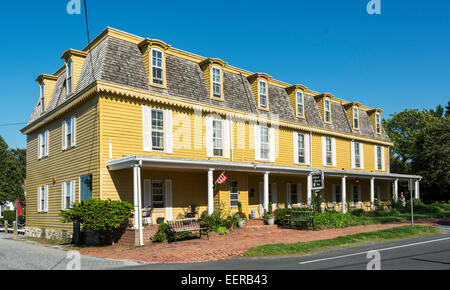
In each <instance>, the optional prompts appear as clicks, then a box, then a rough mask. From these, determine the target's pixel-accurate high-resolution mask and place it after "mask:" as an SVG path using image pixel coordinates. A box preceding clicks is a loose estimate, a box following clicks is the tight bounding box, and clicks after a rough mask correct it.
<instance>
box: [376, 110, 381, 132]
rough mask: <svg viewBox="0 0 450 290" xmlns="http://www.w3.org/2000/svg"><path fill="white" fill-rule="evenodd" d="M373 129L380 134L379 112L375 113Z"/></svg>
mask: <svg viewBox="0 0 450 290" xmlns="http://www.w3.org/2000/svg"><path fill="white" fill-rule="evenodd" d="M375 127H376V128H375V130H376V132H377V134H381V115H380V113H376V114H375Z"/></svg>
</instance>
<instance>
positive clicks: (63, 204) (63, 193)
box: [61, 182, 66, 209]
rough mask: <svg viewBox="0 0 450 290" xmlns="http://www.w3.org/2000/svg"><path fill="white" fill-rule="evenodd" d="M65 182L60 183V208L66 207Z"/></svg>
mask: <svg viewBox="0 0 450 290" xmlns="http://www.w3.org/2000/svg"><path fill="white" fill-rule="evenodd" d="M65 203H66V184H65V183H64V182H63V183H61V209H65V208H66V204H65Z"/></svg>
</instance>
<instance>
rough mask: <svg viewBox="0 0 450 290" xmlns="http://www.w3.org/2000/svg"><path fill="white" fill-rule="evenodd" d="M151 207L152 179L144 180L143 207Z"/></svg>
mask: <svg viewBox="0 0 450 290" xmlns="http://www.w3.org/2000/svg"><path fill="white" fill-rule="evenodd" d="M151 207H152V181H151V180H150V179H145V180H144V208H151Z"/></svg>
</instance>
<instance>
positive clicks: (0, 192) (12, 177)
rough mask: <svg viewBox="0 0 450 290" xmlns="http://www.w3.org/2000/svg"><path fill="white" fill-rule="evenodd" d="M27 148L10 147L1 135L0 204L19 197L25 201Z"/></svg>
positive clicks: (22, 201)
mask: <svg viewBox="0 0 450 290" xmlns="http://www.w3.org/2000/svg"><path fill="white" fill-rule="evenodd" d="M24 178H25V150H23V149H15V150H11V149H9V148H8V144H7V143H6V142H5V140H4V139H3V138H2V137H1V136H0V205H4V204H5V203H6V202H8V201H9V202H14V201H15V200H17V199H19V201H20V202H21V204H24V203H25V195H24V190H23V189H24V188H23V184H24Z"/></svg>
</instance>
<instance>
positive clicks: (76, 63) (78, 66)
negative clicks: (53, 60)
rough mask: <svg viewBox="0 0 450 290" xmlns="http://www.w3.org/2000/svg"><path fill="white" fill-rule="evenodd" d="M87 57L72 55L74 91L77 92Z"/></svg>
mask: <svg viewBox="0 0 450 290" xmlns="http://www.w3.org/2000/svg"><path fill="white" fill-rule="evenodd" d="M84 60H85V57H81V56H77V55H72V86H73V88H72V91H73V92H75V89H76V87H77V84H78V79H79V78H80V76H81V71H82V70H83V66H84Z"/></svg>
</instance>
